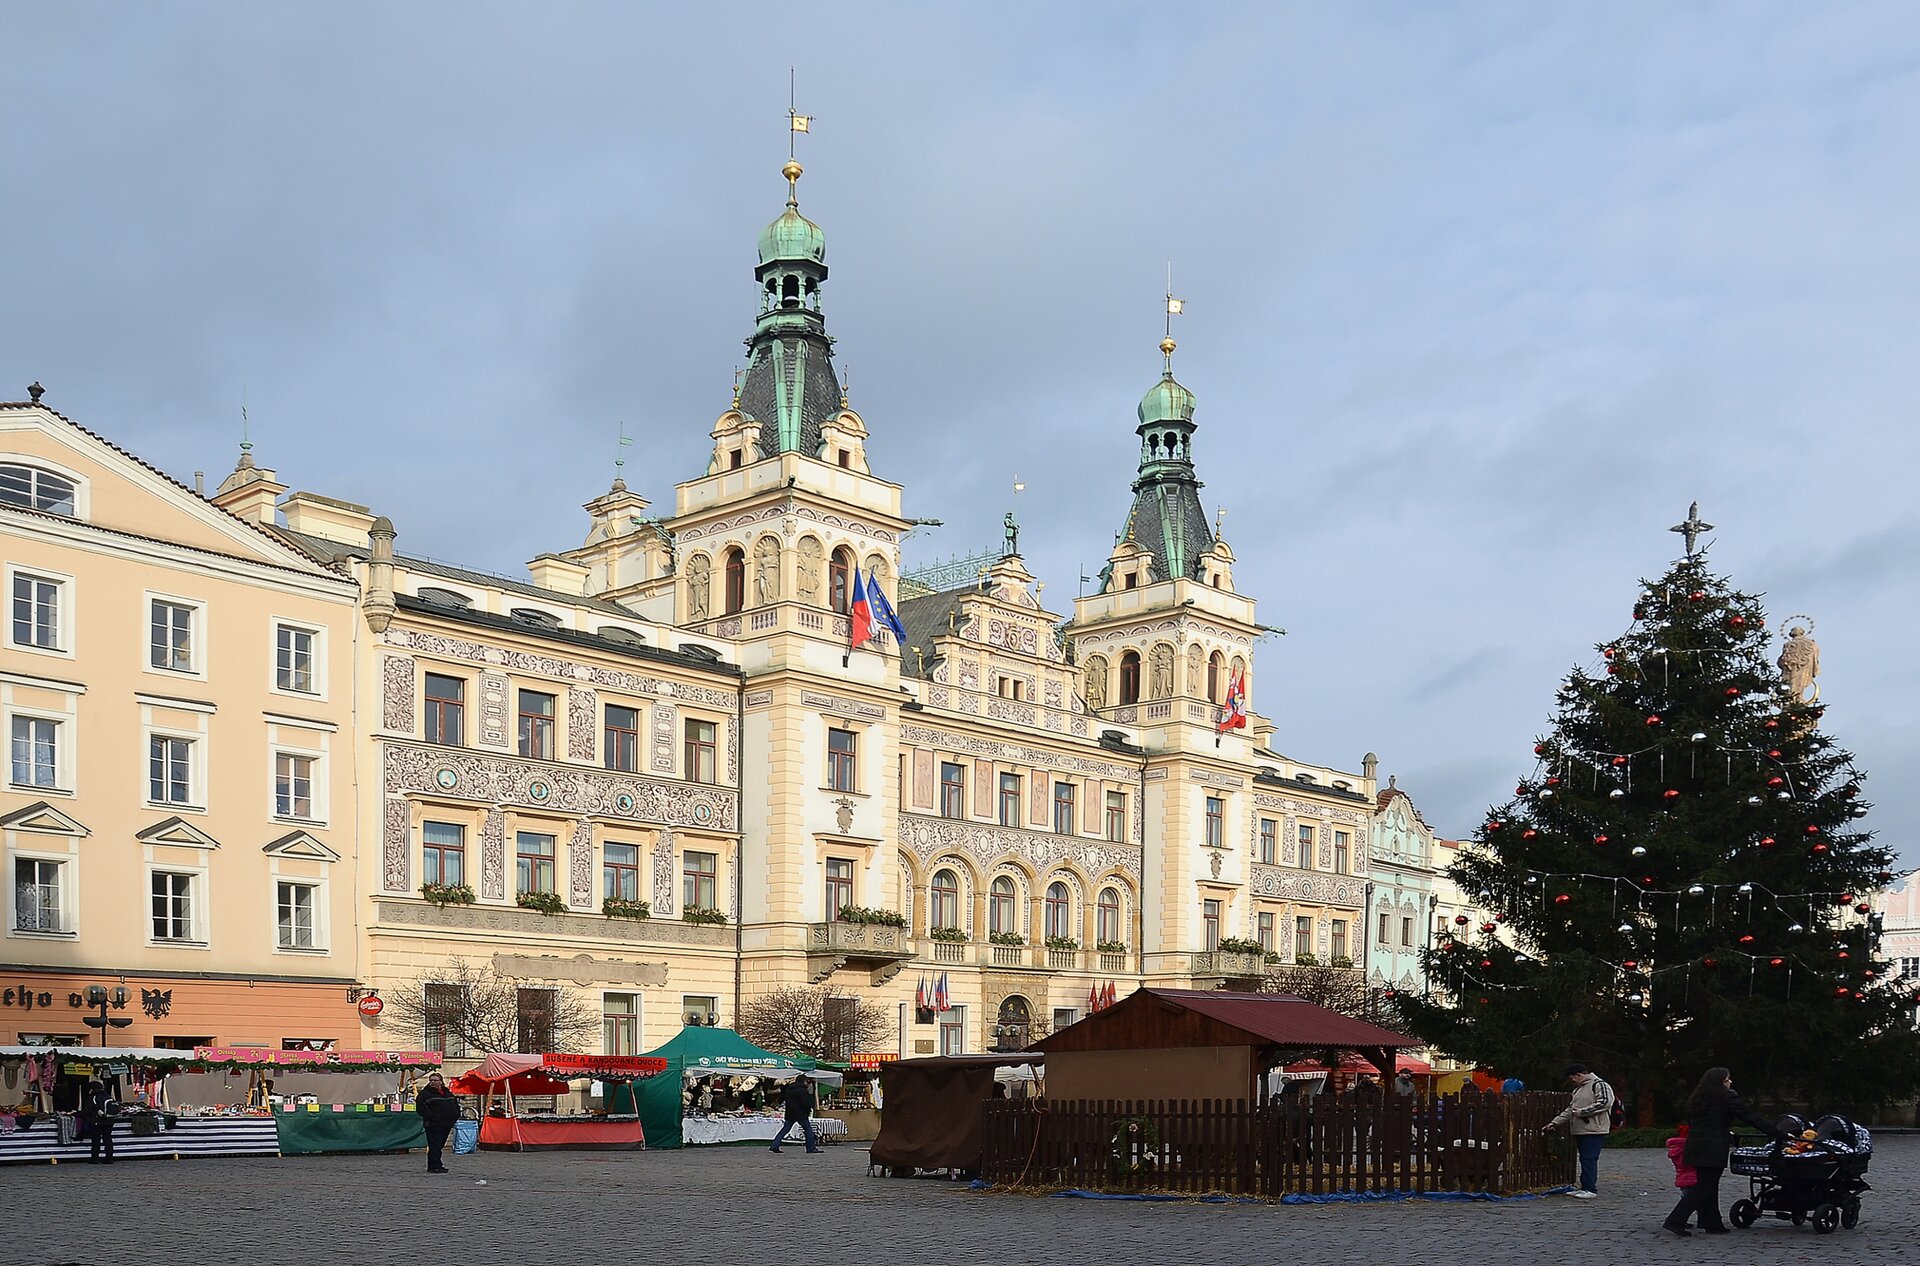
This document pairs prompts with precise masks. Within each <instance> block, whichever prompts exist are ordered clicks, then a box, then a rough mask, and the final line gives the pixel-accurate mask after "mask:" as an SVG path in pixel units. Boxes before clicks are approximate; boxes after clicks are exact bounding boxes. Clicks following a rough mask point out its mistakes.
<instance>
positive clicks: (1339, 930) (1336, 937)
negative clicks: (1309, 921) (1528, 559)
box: [1332, 919, 1347, 959]
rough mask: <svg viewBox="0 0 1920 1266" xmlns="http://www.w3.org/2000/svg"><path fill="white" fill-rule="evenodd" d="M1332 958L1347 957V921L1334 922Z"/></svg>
mask: <svg viewBox="0 0 1920 1266" xmlns="http://www.w3.org/2000/svg"><path fill="white" fill-rule="evenodd" d="M1332 956H1333V957H1334V958H1335V959H1341V958H1346V957H1347V921H1346V920H1345V919H1335V920H1334V921H1333V949H1332Z"/></svg>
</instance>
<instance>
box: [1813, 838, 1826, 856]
mask: <svg viewBox="0 0 1920 1266" xmlns="http://www.w3.org/2000/svg"><path fill="white" fill-rule="evenodd" d="M1813 851H1814V852H1816V853H1824V852H1826V851H1827V842H1826V841H1825V840H1822V841H1820V842H1819V843H1818V844H1815V845H1814V846H1813Z"/></svg>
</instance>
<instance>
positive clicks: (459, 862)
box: [420, 822, 467, 888]
mask: <svg viewBox="0 0 1920 1266" xmlns="http://www.w3.org/2000/svg"><path fill="white" fill-rule="evenodd" d="M420 838H421V847H420V852H421V858H420V882H421V883H424V884H436V885H445V886H446V887H449V888H453V887H458V886H459V885H461V884H464V883H466V882H467V828H466V827H464V826H459V825H457V824H455V823H452V822H423V823H421V824H420Z"/></svg>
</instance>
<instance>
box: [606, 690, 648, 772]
mask: <svg viewBox="0 0 1920 1266" xmlns="http://www.w3.org/2000/svg"><path fill="white" fill-rule="evenodd" d="M602 738H603V742H602V743H601V746H602V748H604V749H605V750H604V751H603V752H602V754H601V758H602V759H603V760H605V761H606V764H607V768H608V769H617V770H620V771H621V772H622V773H628V774H631V773H633V772H634V771H636V770H638V769H639V768H640V710H639V709H638V708H623V707H621V706H620V705H619V704H616V703H610V704H608V705H607V726H606V733H605V734H604V735H603V736H602Z"/></svg>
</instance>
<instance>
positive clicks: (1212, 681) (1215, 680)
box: [1207, 651, 1226, 703]
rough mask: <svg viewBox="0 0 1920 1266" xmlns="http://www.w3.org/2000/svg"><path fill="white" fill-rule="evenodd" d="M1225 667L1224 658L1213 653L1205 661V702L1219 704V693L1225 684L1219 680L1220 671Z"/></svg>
mask: <svg viewBox="0 0 1920 1266" xmlns="http://www.w3.org/2000/svg"><path fill="white" fill-rule="evenodd" d="M1225 667H1226V657H1225V656H1223V655H1222V654H1221V653H1220V652H1219V651H1215V652H1214V653H1213V654H1212V655H1211V656H1209V657H1208V659H1207V702H1209V703H1218V702H1220V691H1221V689H1222V687H1223V686H1224V684H1225V683H1223V682H1222V681H1221V680H1220V670H1221V669H1223V668H1225Z"/></svg>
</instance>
